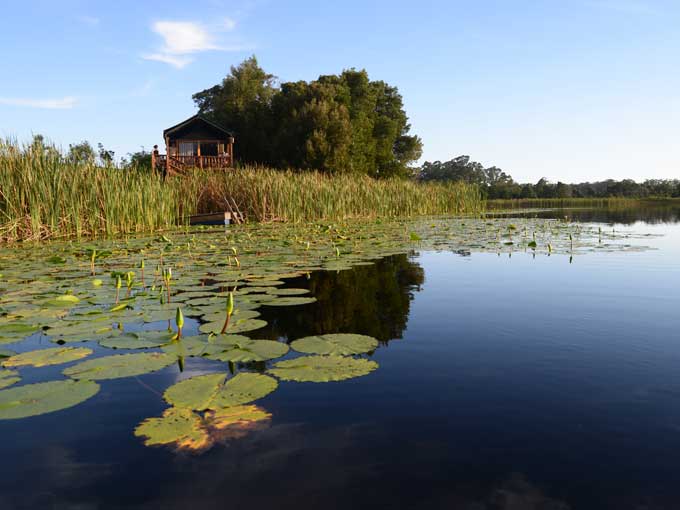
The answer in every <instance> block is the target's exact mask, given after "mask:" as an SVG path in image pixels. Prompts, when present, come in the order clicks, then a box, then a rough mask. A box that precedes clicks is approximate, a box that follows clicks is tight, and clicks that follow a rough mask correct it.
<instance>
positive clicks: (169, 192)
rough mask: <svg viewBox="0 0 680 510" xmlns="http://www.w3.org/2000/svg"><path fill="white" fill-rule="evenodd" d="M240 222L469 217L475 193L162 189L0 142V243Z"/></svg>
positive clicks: (221, 175) (260, 177) (477, 204)
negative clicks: (222, 215) (232, 214)
mask: <svg viewBox="0 0 680 510" xmlns="http://www.w3.org/2000/svg"><path fill="white" fill-rule="evenodd" d="M233 203H235V204H236V205H237V206H238V208H239V210H240V211H241V212H243V213H244V214H245V216H246V219H247V220H248V221H288V222H306V221H320V220H329V221H338V220H346V219H351V218H363V219H366V218H368V219H371V218H397V217H408V216H418V215H437V214H477V213H480V212H481V211H482V210H483V208H484V202H483V200H482V197H481V195H480V193H479V190H478V188H477V187H476V186H471V185H467V184H462V183H459V184H420V183H416V182H412V181H408V180H397V179H395V180H375V179H371V178H369V177H365V176H358V175H336V176H327V175H324V174H320V173H317V172H294V171H278V170H271V169H267V168H253V167H246V168H241V169H237V170H230V171H226V172H225V171H221V172H217V171H214V172H209V171H195V172H192V173H189V174H188V175H186V176H183V177H174V178H169V179H165V180H164V179H163V178H162V177H161V176H160V175H158V174H156V173H151V172H148V171H147V172H145V171H140V170H136V169H120V168H115V167H100V166H97V165H94V164H73V163H69V162H66V161H65V160H64V158H63V156H61V155H60V154H59V153H58V152H57V151H54V150H35V149H31V148H30V147H19V146H18V145H17V144H15V143H11V142H2V141H0V242H13V241H27V240H44V239H53V238H71V237H74V238H81V237H97V236H114V235H118V234H123V233H134V232H154V231H159V230H165V229H169V228H173V227H176V226H177V225H181V224H183V223H185V222H186V218H187V217H188V216H189V215H191V214H194V213H197V212H217V211H223V210H229V209H230V207H229V204H233Z"/></svg>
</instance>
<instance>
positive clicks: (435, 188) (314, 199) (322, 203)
mask: <svg viewBox="0 0 680 510" xmlns="http://www.w3.org/2000/svg"><path fill="white" fill-rule="evenodd" d="M205 179H206V181H205V182H204V183H203V186H204V188H203V190H204V194H203V196H202V200H201V204H199V207H205V206H208V207H210V208H212V209H220V204H221V203H223V202H222V200H223V197H227V196H228V197H231V198H232V199H233V201H234V202H236V204H237V206H238V207H239V208H241V209H242V210H243V212H244V213H245V215H246V217H247V218H249V219H251V220H256V221H290V222H301V221H316V220H337V219H348V218H397V217H407V216H420V215H437V214H464V213H470V214H475V213H479V212H481V211H482V210H483V207H484V203H483V201H482V198H481V195H480V193H479V190H478V188H477V187H476V186H470V185H466V184H461V183H458V184H420V183H416V182H413V181H408V180H403V179H386V180H376V179H373V178H371V177H367V176H363V175H355V174H341V175H334V176H328V175H326V174H321V173H319V172H294V171H280V170H271V169H267V168H245V169H239V170H235V171H230V172H220V173H212V174H209V175H207V176H205Z"/></svg>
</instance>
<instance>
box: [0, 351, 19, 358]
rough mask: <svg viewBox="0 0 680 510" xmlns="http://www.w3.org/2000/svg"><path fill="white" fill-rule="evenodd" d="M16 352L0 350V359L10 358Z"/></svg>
mask: <svg viewBox="0 0 680 510" xmlns="http://www.w3.org/2000/svg"><path fill="white" fill-rule="evenodd" d="M15 354H16V352H14V351H10V350H9V349H0V358H9V357H10V356H14V355H15Z"/></svg>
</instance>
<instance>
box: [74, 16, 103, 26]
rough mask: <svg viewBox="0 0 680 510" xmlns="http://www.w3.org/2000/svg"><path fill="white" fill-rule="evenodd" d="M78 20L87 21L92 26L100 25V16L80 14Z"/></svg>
mask: <svg viewBox="0 0 680 510" xmlns="http://www.w3.org/2000/svg"><path fill="white" fill-rule="evenodd" d="M78 21H80V22H81V23H85V24H86V25H90V26H91V27H94V26H97V25H99V18H97V17H95V16H87V15H83V16H78Z"/></svg>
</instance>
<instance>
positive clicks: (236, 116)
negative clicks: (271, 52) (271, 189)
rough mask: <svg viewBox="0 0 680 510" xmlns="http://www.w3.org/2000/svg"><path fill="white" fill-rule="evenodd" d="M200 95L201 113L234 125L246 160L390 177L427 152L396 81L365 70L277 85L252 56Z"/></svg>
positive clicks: (405, 172)
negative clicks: (413, 129) (373, 78)
mask: <svg viewBox="0 0 680 510" xmlns="http://www.w3.org/2000/svg"><path fill="white" fill-rule="evenodd" d="M193 99H194V101H195V102H196V105H197V106H198V108H199V113H201V114H202V115H206V116H207V117H208V118H210V119H212V120H214V121H215V122H217V123H220V124H222V125H224V126H225V127H228V128H231V129H233V130H234V131H235V134H236V137H237V142H236V143H237V156H238V158H239V159H240V160H241V161H243V162H246V163H264V164H269V165H272V166H275V167H278V168H290V167H293V168H301V169H316V170H320V171H324V172H329V173H339V172H357V173H364V174H367V175H371V176H374V177H390V176H395V175H401V176H405V175H410V174H412V172H413V170H412V169H411V167H410V165H411V164H412V163H413V162H415V161H416V160H417V159H419V158H420V155H421V153H422V141H421V140H420V138H418V137H417V136H414V135H409V131H410V125H409V124H408V118H407V117H406V113H405V112H404V108H403V101H402V98H401V95H400V94H399V91H398V90H397V88H396V87H391V86H389V85H387V84H386V83H384V82H382V81H371V80H370V79H369V77H368V73H367V72H366V71H364V70H361V71H357V70H355V69H349V70H345V71H343V72H342V73H341V74H339V75H327V76H320V77H319V78H318V79H317V80H314V81H311V82H305V81H298V82H289V83H283V84H281V86H280V87H277V86H276V79H275V77H274V76H273V75H271V74H268V73H266V72H265V71H264V70H262V68H260V66H259V65H258V63H257V60H256V59H255V57H251V58H249V59H247V60H246V61H244V62H243V63H241V64H240V65H239V66H237V67H232V68H231V73H230V75H229V76H227V77H226V78H225V79H224V80H222V83H221V84H220V85H216V86H214V87H211V88H209V89H206V90H203V91H201V92H199V93H197V94H194V96H193Z"/></svg>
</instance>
